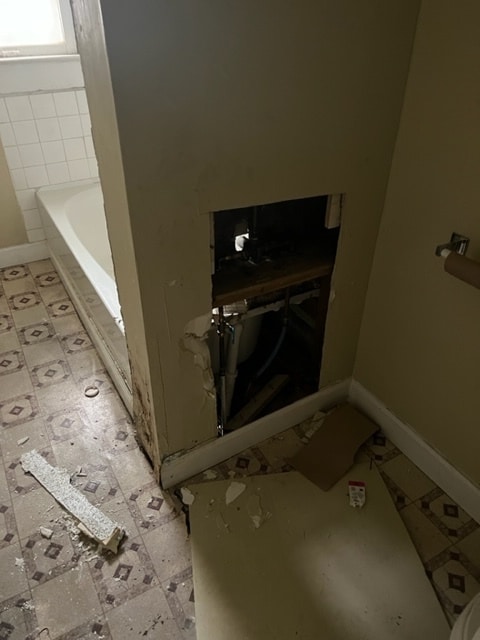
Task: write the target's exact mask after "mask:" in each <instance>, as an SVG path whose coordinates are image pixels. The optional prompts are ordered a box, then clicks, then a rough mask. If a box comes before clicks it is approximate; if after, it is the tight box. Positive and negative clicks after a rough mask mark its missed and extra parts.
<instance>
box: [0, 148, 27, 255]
mask: <svg viewBox="0 0 480 640" xmlns="http://www.w3.org/2000/svg"><path fill="white" fill-rule="evenodd" d="M25 242H27V233H26V231H25V225H24V223H23V218H22V214H21V211H20V207H19V206H18V202H17V199H16V197H15V191H14V190H13V185H12V180H11V178H10V173H9V171H8V167H7V161H6V160H5V153H4V151H3V146H2V144H1V143H0V248H3V247H14V246H15V245H17V244H24V243H25Z"/></svg>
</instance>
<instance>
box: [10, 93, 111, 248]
mask: <svg viewBox="0 0 480 640" xmlns="http://www.w3.org/2000/svg"><path fill="white" fill-rule="evenodd" d="M0 138H1V140H2V143H3V147H4V149H5V155H6V158H7V164H8V168H9V170H10V175H11V177H12V182H13V186H14V189H15V192H16V194H17V199H18V203H19V205H20V209H21V210H22V214H23V218H24V221H25V227H26V230H27V235H28V240H29V242H37V241H39V240H44V239H45V234H44V231H43V227H42V223H41V220H40V215H39V212H38V209H37V203H36V201H35V191H36V190H37V189H38V188H39V187H43V186H46V185H58V184H62V183H65V182H72V181H75V180H84V179H86V178H96V177H97V176H98V167H97V160H96V158H95V150H94V148H93V142H92V133H91V124H90V116H89V113H88V105H87V98H86V95H85V90H84V89H80V90H75V91H71V90H70V91H55V92H51V93H38V92H37V93H32V94H28V95H19V96H7V97H5V98H0Z"/></svg>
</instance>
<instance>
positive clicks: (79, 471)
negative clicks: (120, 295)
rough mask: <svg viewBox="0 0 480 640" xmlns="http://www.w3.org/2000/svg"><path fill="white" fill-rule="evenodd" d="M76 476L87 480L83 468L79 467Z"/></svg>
mask: <svg viewBox="0 0 480 640" xmlns="http://www.w3.org/2000/svg"><path fill="white" fill-rule="evenodd" d="M75 475H76V476H77V478H86V477H87V474H86V473H85V471H83V469H82V467H80V466H78V467H77V469H76V471H75Z"/></svg>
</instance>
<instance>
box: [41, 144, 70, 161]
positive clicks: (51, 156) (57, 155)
mask: <svg viewBox="0 0 480 640" xmlns="http://www.w3.org/2000/svg"><path fill="white" fill-rule="evenodd" d="M42 151H43V157H44V158H45V162H46V163H47V164H50V163H52V162H63V161H64V160H65V149H64V148H63V142H62V141H61V140H55V141H54V142H42Z"/></svg>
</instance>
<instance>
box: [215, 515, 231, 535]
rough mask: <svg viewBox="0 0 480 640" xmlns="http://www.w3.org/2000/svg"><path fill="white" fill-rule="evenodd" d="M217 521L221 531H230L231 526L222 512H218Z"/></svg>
mask: <svg viewBox="0 0 480 640" xmlns="http://www.w3.org/2000/svg"><path fill="white" fill-rule="evenodd" d="M215 522H216V523H217V527H218V529H220V530H221V531H226V532H227V533H230V527H229V525H228V522H225V520H224V517H223V516H222V514H221V513H217V515H216V517H215Z"/></svg>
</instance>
